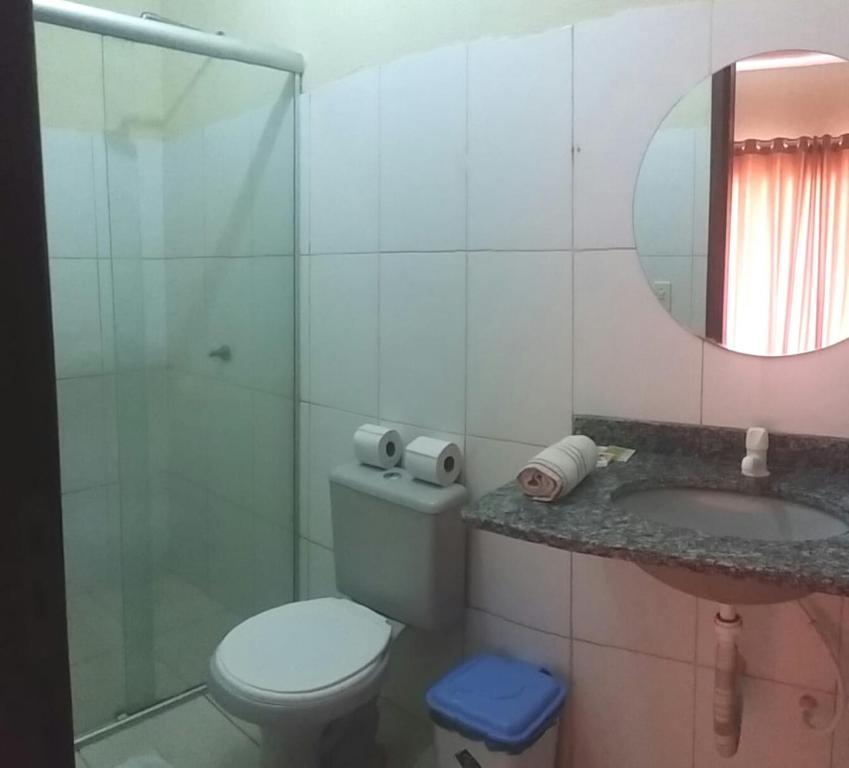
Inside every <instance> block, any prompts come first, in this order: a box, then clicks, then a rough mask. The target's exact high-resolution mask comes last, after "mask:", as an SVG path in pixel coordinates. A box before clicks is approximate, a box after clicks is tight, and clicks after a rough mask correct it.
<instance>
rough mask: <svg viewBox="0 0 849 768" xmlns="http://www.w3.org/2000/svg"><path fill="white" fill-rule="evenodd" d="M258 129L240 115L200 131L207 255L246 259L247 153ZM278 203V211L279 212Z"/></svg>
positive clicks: (249, 229) (249, 230) (250, 199)
mask: <svg viewBox="0 0 849 768" xmlns="http://www.w3.org/2000/svg"><path fill="white" fill-rule="evenodd" d="M258 130H259V126H258V124H257V121H256V119H252V118H251V116H250V115H249V114H246V113H242V114H239V115H236V116H234V117H228V118H226V119H224V120H219V121H217V122H215V123H211V124H210V125H206V126H204V129H203V185H204V186H203V199H204V205H205V211H206V213H205V218H206V230H205V236H206V246H205V253H206V255H207V256H224V257H230V256H247V255H248V254H249V253H250V248H251V242H252V238H253V221H252V214H253V206H254V204H255V202H256V195H255V190H254V189H253V187H254V185H255V184H256V182H257V178H256V177H255V178H251V152H252V151H256V148H257V142H258V138H259V136H258ZM282 207H283V206H282V201H281V209H282Z"/></svg>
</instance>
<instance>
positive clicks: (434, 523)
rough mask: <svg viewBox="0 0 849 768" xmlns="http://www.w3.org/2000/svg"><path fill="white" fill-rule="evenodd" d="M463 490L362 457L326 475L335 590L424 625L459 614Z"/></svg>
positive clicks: (444, 622)
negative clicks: (366, 462)
mask: <svg viewBox="0 0 849 768" xmlns="http://www.w3.org/2000/svg"><path fill="white" fill-rule="evenodd" d="M466 499H467V492H466V489H465V488H464V487H463V486H462V485H451V486H448V487H447V488H442V487H440V486H435V485H430V484H428V483H424V482H421V481H419V480H415V479H414V478H413V477H412V476H411V475H410V474H409V473H408V472H406V471H405V470H403V469H400V468H396V469H389V470H384V469H376V468H374V467H367V466H364V465H362V464H346V465H344V466H341V467H337V468H336V469H334V470H333V472H331V475H330V505H331V509H332V515H333V553H334V558H335V561H336V586H337V588H338V589H339V591H340V592H342V593H343V594H345V595H347V596H348V597H350V598H352V599H353V600H356V601H357V602H358V603H361V604H363V605H365V606H367V607H369V608H372V609H373V610H375V611H377V612H378V613H382V614H383V615H384V616H387V617H389V618H392V619H395V620H397V621H400V622H403V623H404V624H408V625H410V626H413V627H418V628H420V629H426V630H439V629H446V628H448V627H450V626H453V625H454V624H457V623H458V622H460V621H461V620H462V616H463V611H464V604H465V584H466V533H465V527H464V526H463V522H462V520H461V518H460V510H461V509H462V507H463V504H464V503H465V502H466Z"/></svg>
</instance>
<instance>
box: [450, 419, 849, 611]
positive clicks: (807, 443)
mask: <svg viewBox="0 0 849 768" xmlns="http://www.w3.org/2000/svg"><path fill="white" fill-rule="evenodd" d="M575 432H576V433H582V434H587V435H589V436H590V437H592V438H593V439H594V440H596V442H597V443H598V444H601V445H604V444H616V445H624V446H627V447H633V448H636V449H637V453H636V454H635V456H634V457H633V458H632V459H631V460H630V461H629V462H628V463H625V464H611V465H610V466H609V467H606V468H604V469H598V470H596V471H595V472H593V473H592V474H591V475H590V476H589V477H588V478H586V479H585V480H584V481H583V482H582V483H581V484H580V485H579V486H578V487H577V488H576V489H575V490H574V491H573V492H572V493H571V494H569V495H568V496H567V497H565V498H564V499H562V500H560V501H558V502H556V503H554V504H545V503H541V502H535V501H532V500H531V499H529V498H528V497H527V496H525V495H524V494H523V493H522V491H521V490H520V488H519V486H518V485H517V484H516V483H515V482H511V483H508V484H507V485H505V486H502V487H501V488H499V489H498V490H496V491H494V492H492V493H489V494H487V495H486V496H484V497H483V498H481V499H480V500H479V501H478V502H477V503H476V504H474V505H472V506H471V507H470V508H468V509H467V510H466V511H465V512H464V518H465V520H466V521H467V523H468V524H469V525H471V526H473V527H476V528H480V529H482V530H486V531H491V532H493V533H499V534H502V535H505V536H510V537H513V538H517V539H524V540H526V541H532V542H537V543H540V544H546V545H548V546H552V547H557V548H560V549H567V550H570V551H573V552H582V553H585V554H591V555H599V556H602V557H615V558H620V559H625V560H630V561H633V562H635V563H638V564H641V565H665V566H677V567H683V568H687V569H689V570H692V571H696V572H699V573H716V574H721V575H725V576H731V577H738V578H750V579H756V580H759V581H762V582H767V583H770V584H776V585H782V586H788V587H794V588H801V589H808V590H810V591H813V592H830V593H833V594H840V595H849V533H847V534H841V535H839V536H834V537H832V538H829V539H823V540H819V541H796V542H778V541H755V540H747V539H740V538H736V537H731V536H713V535H709V534H705V533H701V532H698V531H693V530H689V529H686V528H674V527H670V526H667V525H662V524H660V523H655V522H653V521H650V520H647V519H644V518H640V517H636V516H634V515H631V514H629V513H627V512H625V511H623V510H622V509H620V508H618V507H617V506H616V504H615V499H616V497H617V496H619V495H621V494H624V493H628V492H630V491H634V490H643V489H650V488H704V489H715V490H725V491H737V492H742V493H749V494H763V495H769V496H776V497H780V498H786V499H789V500H792V501H797V502H801V503H804V504H808V505H810V506H812V507H816V508H818V509H821V510H823V511H825V512H828V513H829V514H832V515H834V516H835V517H838V518H839V519H841V520H844V521H845V522H846V523H847V524H849V458H847V457H849V441H839V440H833V439H832V438H817V437H804V436H791V435H780V436H779V435H774V436H771V437H770V440H771V443H770V470H771V475H770V477H769V478H767V479H765V480H753V479H751V478H744V477H743V476H742V475H741V473H740V459H741V458H742V456H743V455H744V453H745V447H744V445H745V439H744V433H743V432H741V431H739V430H724V429H707V430H705V429H703V428H700V427H687V426H682V425H663V424H653V423H647V422H626V421H619V420H610V419H599V418H591V417H577V418H576V420H575ZM812 457H814V458H818V459H819V461H818V465H816V464H814V463H813V462H812Z"/></svg>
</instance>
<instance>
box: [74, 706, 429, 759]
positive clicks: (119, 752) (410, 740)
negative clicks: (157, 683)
mask: <svg viewBox="0 0 849 768" xmlns="http://www.w3.org/2000/svg"><path fill="white" fill-rule="evenodd" d="M380 718H381V719H380V732H379V735H378V740H379V742H380V744H381V746H382V748H383V751H384V754H385V756H386V758H385V764H384V765H385V768H434V764H433V755H432V752H431V748H430V743H429V742H430V729H429V727H428V726H427V724H426V723H424V722H422V721H421V720H419V719H418V718H415V717H412V716H411V715H409V714H407V713H406V712H404V711H403V710H401V709H399V708H398V707H396V706H394V705H392V704H391V703H389V702H388V701H382V702H381V705H380ZM142 756H156V757H159V758H161V759H162V760H164V761H166V762H167V763H169V764H170V765H172V766H173V768H259V732H258V731H257V729H256V728H255V727H254V726H252V725H250V724H248V723H243V722H241V721H236V720H234V719H232V718H230V717H228V716H226V715H225V714H224V713H222V712H221V711H220V710H219V709H218V708H217V707H216V706H215V705H214V704H213V703H212V702H211V700H210V699H209V698H207V697H206V696H198V697H196V698H194V699H191V700H190V701H187V702H185V703H183V704H181V705H179V706H177V707H174V708H173V709H169V710H167V711H165V712H163V713H161V714H159V715H156V716H155V717H151V718H149V719H147V720H143V721H141V722H139V723H137V724H136V725H133V726H130V727H128V728H126V729H124V730H121V731H117V732H116V733H114V734H112V735H111V736H108V737H106V738H105V739H102V740H101V741H98V742H95V743H94V744H89V745H88V746H86V747H83V748H82V749H81V750H80V752H79V753H78V754H77V768H117V767H118V766H123V764H124V763H126V762H127V761H128V760H131V759H132V758H138V757H142ZM381 768H382V767H381Z"/></svg>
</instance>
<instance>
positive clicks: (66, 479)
mask: <svg viewBox="0 0 849 768" xmlns="http://www.w3.org/2000/svg"><path fill="white" fill-rule="evenodd" d="M104 381H105V379H104V377H102V376H89V377H86V378H80V379H63V380H60V381H58V382H56V394H57V401H58V408H59V458H60V460H61V465H62V490H63V491H64V492H66V493H67V492H69V491H75V490H82V489H85V488H91V487H93V486H97V485H103V484H104V483H105V482H106V480H107V476H108V473H107V459H108V457H107V437H106V430H107V415H106V394H105V386H106V385H105V383H104Z"/></svg>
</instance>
